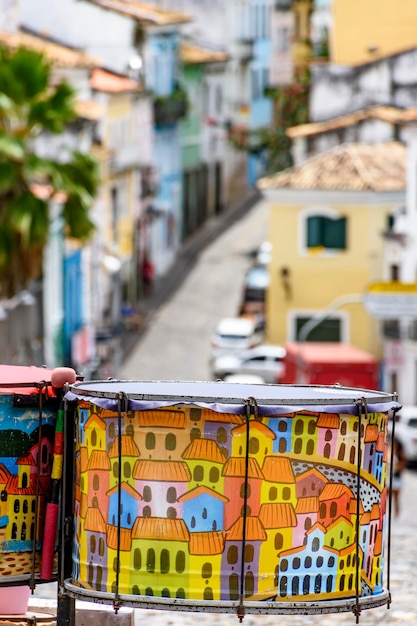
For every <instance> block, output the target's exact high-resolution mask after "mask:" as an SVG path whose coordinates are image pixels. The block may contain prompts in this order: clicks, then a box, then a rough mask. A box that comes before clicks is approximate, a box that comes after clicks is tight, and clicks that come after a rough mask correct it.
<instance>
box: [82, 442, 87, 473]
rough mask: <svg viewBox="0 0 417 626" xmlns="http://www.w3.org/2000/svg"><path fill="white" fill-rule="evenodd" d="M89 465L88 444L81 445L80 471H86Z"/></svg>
mask: <svg viewBox="0 0 417 626" xmlns="http://www.w3.org/2000/svg"><path fill="white" fill-rule="evenodd" d="M87 467H88V450H87V447H86V446H81V447H80V471H81V472H86V471H87Z"/></svg>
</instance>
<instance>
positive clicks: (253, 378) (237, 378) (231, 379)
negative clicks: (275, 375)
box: [223, 374, 265, 385]
mask: <svg viewBox="0 0 417 626" xmlns="http://www.w3.org/2000/svg"><path fill="white" fill-rule="evenodd" d="M223 381H224V382H225V383H240V384H242V385H262V384H263V383H265V381H264V379H263V378H262V377H261V376H257V375H256V374H230V376H225V377H224V378H223Z"/></svg>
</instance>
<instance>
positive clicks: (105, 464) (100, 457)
mask: <svg viewBox="0 0 417 626" xmlns="http://www.w3.org/2000/svg"><path fill="white" fill-rule="evenodd" d="M110 467H111V465H110V459H109V457H108V455H107V452H104V450H93V451H92V453H91V455H90V458H89V459H88V464H87V471H88V470H109V469H110Z"/></svg>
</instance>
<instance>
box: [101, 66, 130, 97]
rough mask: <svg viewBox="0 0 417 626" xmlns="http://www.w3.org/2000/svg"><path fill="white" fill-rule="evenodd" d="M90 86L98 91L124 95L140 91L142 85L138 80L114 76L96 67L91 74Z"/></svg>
mask: <svg viewBox="0 0 417 626" xmlns="http://www.w3.org/2000/svg"><path fill="white" fill-rule="evenodd" d="M90 86H91V88H92V89H95V90H96V91H105V92H107V93H123V92H131V91H138V90H139V89H140V84H139V83H138V82H137V81H136V80H132V79H131V78H129V77H128V76H120V75H119V74H114V73H113V72H109V71H108V70H104V69H102V68H101V67H96V68H94V69H93V71H92V72H91V76H90Z"/></svg>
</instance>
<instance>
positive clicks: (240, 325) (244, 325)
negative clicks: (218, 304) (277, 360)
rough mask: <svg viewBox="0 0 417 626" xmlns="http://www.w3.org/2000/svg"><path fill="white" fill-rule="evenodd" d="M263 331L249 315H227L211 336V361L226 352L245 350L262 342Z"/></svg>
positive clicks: (234, 352) (233, 352)
mask: <svg viewBox="0 0 417 626" xmlns="http://www.w3.org/2000/svg"><path fill="white" fill-rule="evenodd" d="M263 336H264V334H263V332H262V331H261V330H260V329H259V328H258V325H257V323H256V320H255V319H253V318H249V317H225V318H223V319H222V320H220V322H219V323H218V325H217V328H216V330H215V331H214V333H213V335H212V337H211V361H214V360H215V359H217V358H218V357H220V356H224V355H226V354H236V353H239V352H243V351H244V350H247V349H248V348H252V347H254V346H256V345H258V344H260V343H261V341H262V339H263Z"/></svg>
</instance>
